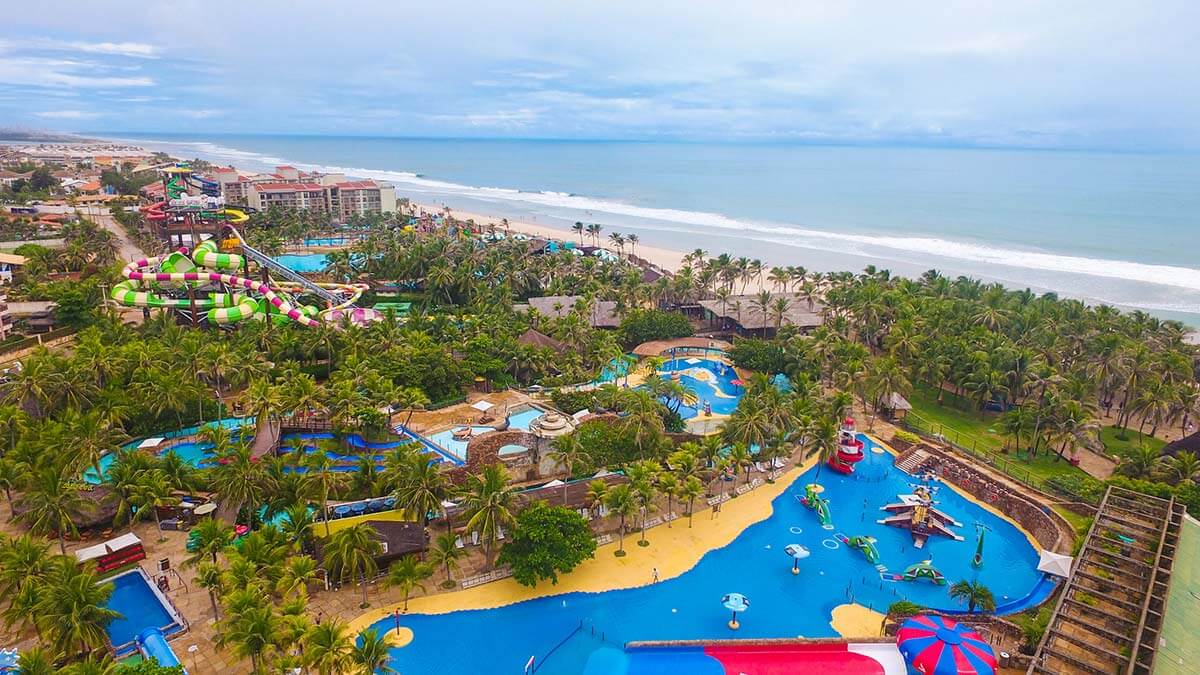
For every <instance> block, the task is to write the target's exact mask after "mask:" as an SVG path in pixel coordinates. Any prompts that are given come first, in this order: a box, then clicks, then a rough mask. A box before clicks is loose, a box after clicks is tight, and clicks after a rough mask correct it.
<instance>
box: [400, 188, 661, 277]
mask: <svg viewBox="0 0 1200 675" xmlns="http://www.w3.org/2000/svg"><path fill="white" fill-rule="evenodd" d="M396 194H397V196H398V197H402V196H404V195H402V194H401V193H399V192H397V193H396ZM411 203H412V204H413V205H415V206H416V207H417V208H418V209H419V210H424V211H426V212H428V213H441V212H442V211H443V210H444V208H443V207H442V206H440V205H437V204H426V203H421V202H411ZM450 215H452V216H454V217H455V218H457V219H459V220H473V221H475V223H476V224H477V225H482V226H485V227H486V226H487V225H489V224H494V225H495V226H496V229H497V230H503V229H504V227H503V226H502V224H501V221H503V220H504V219H503V218H501V217H499V216H491V215H487V214H484V213H473V212H468V211H458V210H455V209H451V211H450ZM508 229H510V230H512V231H514V232H520V233H522V234H529V235H533V236H537V237H542V238H549V239H559V240H562V241H573V242H576V243H579V235H578V234H577V233H575V232H573V231H571V230H570V229H567V228H564V227H555V226H552V225H544V224H540V223H532V222H529V221H520V220H509V221H508ZM614 231H618V230H610V229H605V230H604V231H603V232H601V233H600V245H601V246H603V247H604V248H606V249H609V250H610V251H613V252H614V253H615V252H616V250H615V249H614V248H613V246H612V242H611V241H609V239H608V235H610V234H612V233H613V232H614ZM583 241H584V243H585V244H587V243H589V239H588V236H587V234H586V233H585V234H584V235H583ZM625 252H626V253H633V254H634V255H636V256H638V257H639V258H642V259H644V260H648V261H650V262H651V263H653V264H654V265H657V266H658V267H661V268H662V269H665V270H667V271H670V272H674V271H676V270H678V269H679V268H680V267H682V266H683V256H684V254H683V253H682V252H680V251H674V250H671V249H666V248H659V247H656V246H647V245H645V244H642V243H640V242H639V243H638V245H637V247H636V249H634V250H630V249H629V247H628V246H627V247H626V249H625Z"/></svg>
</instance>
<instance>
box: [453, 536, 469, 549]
mask: <svg viewBox="0 0 1200 675" xmlns="http://www.w3.org/2000/svg"><path fill="white" fill-rule="evenodd" d="M466 546H467V545H466V544H464V543H463V540H462V537H455V538H454V548H466Z"/></svg>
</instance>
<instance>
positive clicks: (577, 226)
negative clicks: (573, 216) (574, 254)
mask: <svg viewBox="0 0 1200 675" xmlns="http://www.w3.org/2000/svg"><path fill="white" fill-rule="evenodd" d="M571 229H572V230H574V231H575V233H576V234H578V235H579V245H580V246H583V223H581V222H579V221H578V220H577V221H575V224H574V225H572V226H571Z"/></svg>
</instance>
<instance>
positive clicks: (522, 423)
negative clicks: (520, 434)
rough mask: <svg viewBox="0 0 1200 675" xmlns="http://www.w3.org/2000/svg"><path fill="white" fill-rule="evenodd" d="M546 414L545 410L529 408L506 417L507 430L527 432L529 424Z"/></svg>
mask: <svg viewBox="0 0 1200 675" xmlns="http://www.w3.org/2000/svg"><path fill="white" fill-rule="evenodd" d="M544 414H546V411H545V410H542V409H541V408H535V407H533V406H529V407H527V408H525V409H523V410H518V411H517V412H515V413H513V414H511V415H509V416H508V428H509V429H520V430H521V431H529V424H530V423H531V422H533V421H534V420H536V419H537V418H539V417H541V416H542V415H544Z"/></svg>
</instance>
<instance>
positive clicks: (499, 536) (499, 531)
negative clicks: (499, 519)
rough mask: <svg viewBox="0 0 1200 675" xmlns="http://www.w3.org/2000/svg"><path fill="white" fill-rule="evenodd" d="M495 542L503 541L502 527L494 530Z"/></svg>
mask: <svg viewBox="0 0 1200 675" xmlns="http://www.w3.org/2000/svg"><path fill="white" fill-rule="evenodd" d="M496 541H504V528H503V527H500V528H497V529H496Z"/></svg>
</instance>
